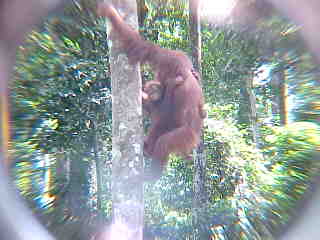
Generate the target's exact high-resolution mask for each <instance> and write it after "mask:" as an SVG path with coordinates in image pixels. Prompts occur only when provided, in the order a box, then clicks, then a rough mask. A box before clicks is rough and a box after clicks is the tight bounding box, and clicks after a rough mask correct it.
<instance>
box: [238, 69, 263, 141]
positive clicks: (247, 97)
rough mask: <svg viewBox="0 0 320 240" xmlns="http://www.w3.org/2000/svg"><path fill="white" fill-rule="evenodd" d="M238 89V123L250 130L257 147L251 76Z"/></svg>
mask: <svg viewBox="0 0 320 240" xmlns="http://www.w3.org/2000/svg"><path fill="white" fill-rule="evenodd" d="M243 81H244V84H242V86H241V88H240V96H241V97H240V107H239V113H238V115H239V117H238V118H239V123H240V124H245V125H247V126H248V127H249V129H250V130H251V131H250V132H251V138H252V141H253V142H254V143H255V144H256V145H257V147H259V144H260V133H259V124H258V115H257V107H256V96H255V95H254V92H253V74H251V75H249V76H248V77H247V78H246V79H244V80H243Z"/></svg>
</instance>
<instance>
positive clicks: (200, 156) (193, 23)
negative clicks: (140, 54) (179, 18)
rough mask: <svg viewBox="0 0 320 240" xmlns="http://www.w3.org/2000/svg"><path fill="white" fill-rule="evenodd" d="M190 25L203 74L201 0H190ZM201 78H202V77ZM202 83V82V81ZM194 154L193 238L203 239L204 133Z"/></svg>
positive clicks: (197, 66)
mask: <svg viewBox="0 0 320 240" xmlns="http://www.w3.org/2000/svg"><path fill="white" fill-rule="evenodd" d="M189 26H190V45H191V51H192V62H193V66H194V68H195V69H196V70H197V71H198V72H199V74H200V76H201V72H202V70H201V23H200V1H198V0H189ZM200 79H201V78H200ZM200 84H202V82H200ZM195 152H196V154H195V155H194V177H193V191H194V195H193V224H194V226H196V227H195V228H194V235H193V239H199V238H200V239H201V237H202V236H203V234H205V235H206V232H201V230H200V229H201V228H199V223H200V222H201V219H200V216H201V215H202V214H201V213H202V210H204V209H205V206H206V202H207V194H206V189H205V175H206V174H205V173H206V156H205V152H204V141H203V133H202V134H201V141H200V144H199V146H198V148H197V149H196V151H195Z"/></svg>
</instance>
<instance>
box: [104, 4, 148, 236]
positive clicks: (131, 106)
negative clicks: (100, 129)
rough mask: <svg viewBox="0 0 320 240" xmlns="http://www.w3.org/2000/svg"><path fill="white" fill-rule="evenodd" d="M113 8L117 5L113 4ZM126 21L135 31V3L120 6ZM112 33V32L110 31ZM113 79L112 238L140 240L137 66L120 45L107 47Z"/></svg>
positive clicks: (140, 140) (140, 147) (140, 144)
mask: <svg viewBox="0 0 320 240" xmlns="http://www.w3.org/2000/svg"><path fill="white" fill-rule="evenodd" d="M114 5H115V6H116V7H117V5H116V4H114ZM121 6H125V7H124V8H122V9H121V10H122V11H119V12H121V13H124V14H123V15H124V16H125V21H126V22H127V23H128V24H130V25H131V26H132V27H134V28H137V26H138V21H137V6H136V2H135V1H126V3H123V2H122V3H121ZM111 31H112V30H111ZM110 69H111V79H112V201H113V209H112V210H113V223H112V225H111V228H110V233H109V234H110V235H111V236H112V237H111V238H112V239H114V238H119V236H121V237H122V238H121V237H120V239H124V240H139V239H142V237H143V236H142V233H143V231H142V230H143V209H144V206H143V185H142V182H141V181H138V182H136V181H132V179H137V177H138V176H141V175H143V127H142V107H141V102H142V101H141V85H142V83H141V76H140V67H139V65H134V66H132V65H130V64H129V63H128V59H127V57H126V56H125V55H124V54H123V53H122V52H121V48H120V46H119V42H117V41H116V40H115V41H113V42H112V44H110Z"/></svg>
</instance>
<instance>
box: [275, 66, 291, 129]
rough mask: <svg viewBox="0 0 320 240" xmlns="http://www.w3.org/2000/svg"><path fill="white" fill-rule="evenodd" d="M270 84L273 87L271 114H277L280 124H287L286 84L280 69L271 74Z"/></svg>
mask: <svg viewBox="0 0 320 240" xmlns="http://www.w3.org/2000/svg"><path fill="white" fill-rule="evenodd" d="M271 86H272V88H273V99H272V114H275V116H279V118H280V124H281V125H286V124H288V115H289V111H288V86H287V84H286V82H285V75H284V72H283V70H282V69H280V70H279V71H278V72H276V73H275V74H274V75H273V76H272V80H271Z"/></svg>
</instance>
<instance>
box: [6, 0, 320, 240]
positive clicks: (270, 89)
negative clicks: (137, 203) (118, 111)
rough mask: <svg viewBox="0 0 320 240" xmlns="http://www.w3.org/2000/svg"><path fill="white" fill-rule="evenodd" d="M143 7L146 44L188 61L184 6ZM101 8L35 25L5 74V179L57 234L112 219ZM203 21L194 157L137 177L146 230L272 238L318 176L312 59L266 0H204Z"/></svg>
mask: <svg viewBox="0 0 320 240" xmlns="http://www.w3.org/2000/svg"><path fill="white" fill-rule="evenodd" d="M137 4H138V5H137V6H138V17H139V27H140V30H141V34H142V35H143V36H144V37H145V38H146V39H148V40H151V41H152V42H154V43H156V44H159V45H161V46H163V47H166V48H170V49H180V50H183V51H185V52H186V53H188V54H189V55H190V56H191V55H192V56H194V54H193V51H194V49H193V48H192V47H193V46H195V45H194V44H193V42H192V41H194V39H193V37H192V35H191V37H190V29H193V28H194V26H193V24H196V23H194V22H192V21H189V20H190V18H189V14H190V11H189V8H188V6H189V2H188V1H186V0H139V1H137ZM95 9H96V2H95V1H94V0H90V1H88V0H86V1H85V0H73V1H70V3H69V4H68V5H66V6H65V8H64V10H63V11H60V12H59V13H55V14H51V15H50V16H49V17H48V18H47V19H46V20H45V21H44V22H43V23H42V24H40V25H38V26H36V27H35V28H33V31H32V32H30V34H29V35H28V37H27V39H26V41H25V42H24V43H23V44H22V45H21V46H20V47H19V50H18V52H17V62H16V65H15V69H14V78H13V80H12V81H11V82H10V102H11V103H10V105H11V112H10V115H11V121H12V122H11V131H12V139H11V142H10V147H9V153H10V156H11V162H10V165H11V167H10V174H11V175H12V176H13V179H14V183H15V186H16V187H17V189H18V190H19V192H20V193H21V195H22V196H23V198H24V199H25V201H26V202H27V204H28V206H29V207H30V208H31V209H32V211H33V213H34V214H35V216H36V217H37V218H38V219H39V221H40V222H41V223H42V224H43V225H44V226H45V227H46V228H47V229H48V230H49V231H50V232H51V233H52V234H53V235H54V236H55V237H56V239H59V240H69V239H73V240H82V239H83V240H86V239H90V237H91V236H93V235H94V234H95V233H96V232H99V230H100V228H101V227H102V226H104V225H107V224H109V222H110V221H111V212H112V211H111V210H112V199H111V196H112V195H111V194H112V193H111V166H112V165H111V158H112V149H111V140H112V126H111V123H112V114H111V111H112V109H111V104H112V98H111V78H110V69H109V49H108V44H107V36H106V24H105V19H102V18H97V16H96V15H95ZM201 16H202V17H201V31H200V32H199V33H198V34H199V36H198V37H199V38H201V55H202V58H201V59H198V62H199V63H201V65H198V66H197V68H198V69H200V70H201V75H202V86H203V91H204V94H205V100H206V106H205V108H206V110H207V112H208V117H207V118H206V119H205V127H204V133H203V145H202V147H203V148H202V150H201V151H202V152H201V153H202V156H203V157H202V159H201V160H200V161H201V163H202V164H201V167H199V166H195V165H193V164H187V163H185V162H184V161H183V159H181V158H179V157H176V156H172V157H171V158H170V162H169V165H168V168H167V170H166V171H165V174H164V176H163V177H162V178H161V179H160V180H159V181H157V182H156V183H150V184H145V185H144V208H145V213H144V214H145V215H144V239H146V240H165V239H170V240H181V239H201V240H202V239H214V240H220V239H221V240H224V239H226V240H229V239H232V240H233V239H250V240H251V239H252V240H256V239H257V240H258V239H263V240H269V239H274V238H276V237H277V236H279V234H280V233H281V232H282V230H283V229H284V227H285V226H286V225H287V224H288V223H290V221H291V220H292V217H293V216H297V215H296V214H297V212H296V209H297V207H296V206H297V204H299V203H300V201H303V200H304V199H305V198H306V196H308V193H309V192H310V187H311V186H312V183H313V181H314V178H315V177H316V176H318V173H319V167H320V165H319V164H320V163H319V161H318V160H317V159H316V156H317V153H318V151H319V149H320V128H319V124H318V123H319V120H320V100H319V99H320V88H319V76H320V71H319V70H320V69H319V65H317V64H315V61H314V57H313V54H311V52H310V51H309V50H308V48H307V47H306V45H305V44H304V42H303V40H302V37H301V31H300V30H301V25H300V24H299V23H296V22H293V21H292V20H289V19H288V18H285V17H283V16H282V15H281V14H279V13H278V11H277V10H276V9H275V8H273V7H272V6H271V5H270V4H269V3H267V2H265V1H262V0H238V1H236V0H234V1H233V0H230V1H227V0H225V1H212V0H211V1H209V0H208V1H205V0H203V1H202V5H201ZM142 76H143V80H144V81H146V80H149V79H152V73H151V71H150V69H149V68H147V67H143V68H142ZM146 122H147V121H146ZM146 125H147V123H146ZM198 153H199V151H198ZM195 155H197V154H195ZM198 155H199V154H198ZM195 158H196V157H195ZM199 171H201V173H202V174H200V175H201V176H202V177H201V178H200V180H199V181H195V178H194V176H195V175H197V174H198V175H199ZM195 189H201V191H197V194H195ZM194 236H196V238H193V237H194Z"/></svg>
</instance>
